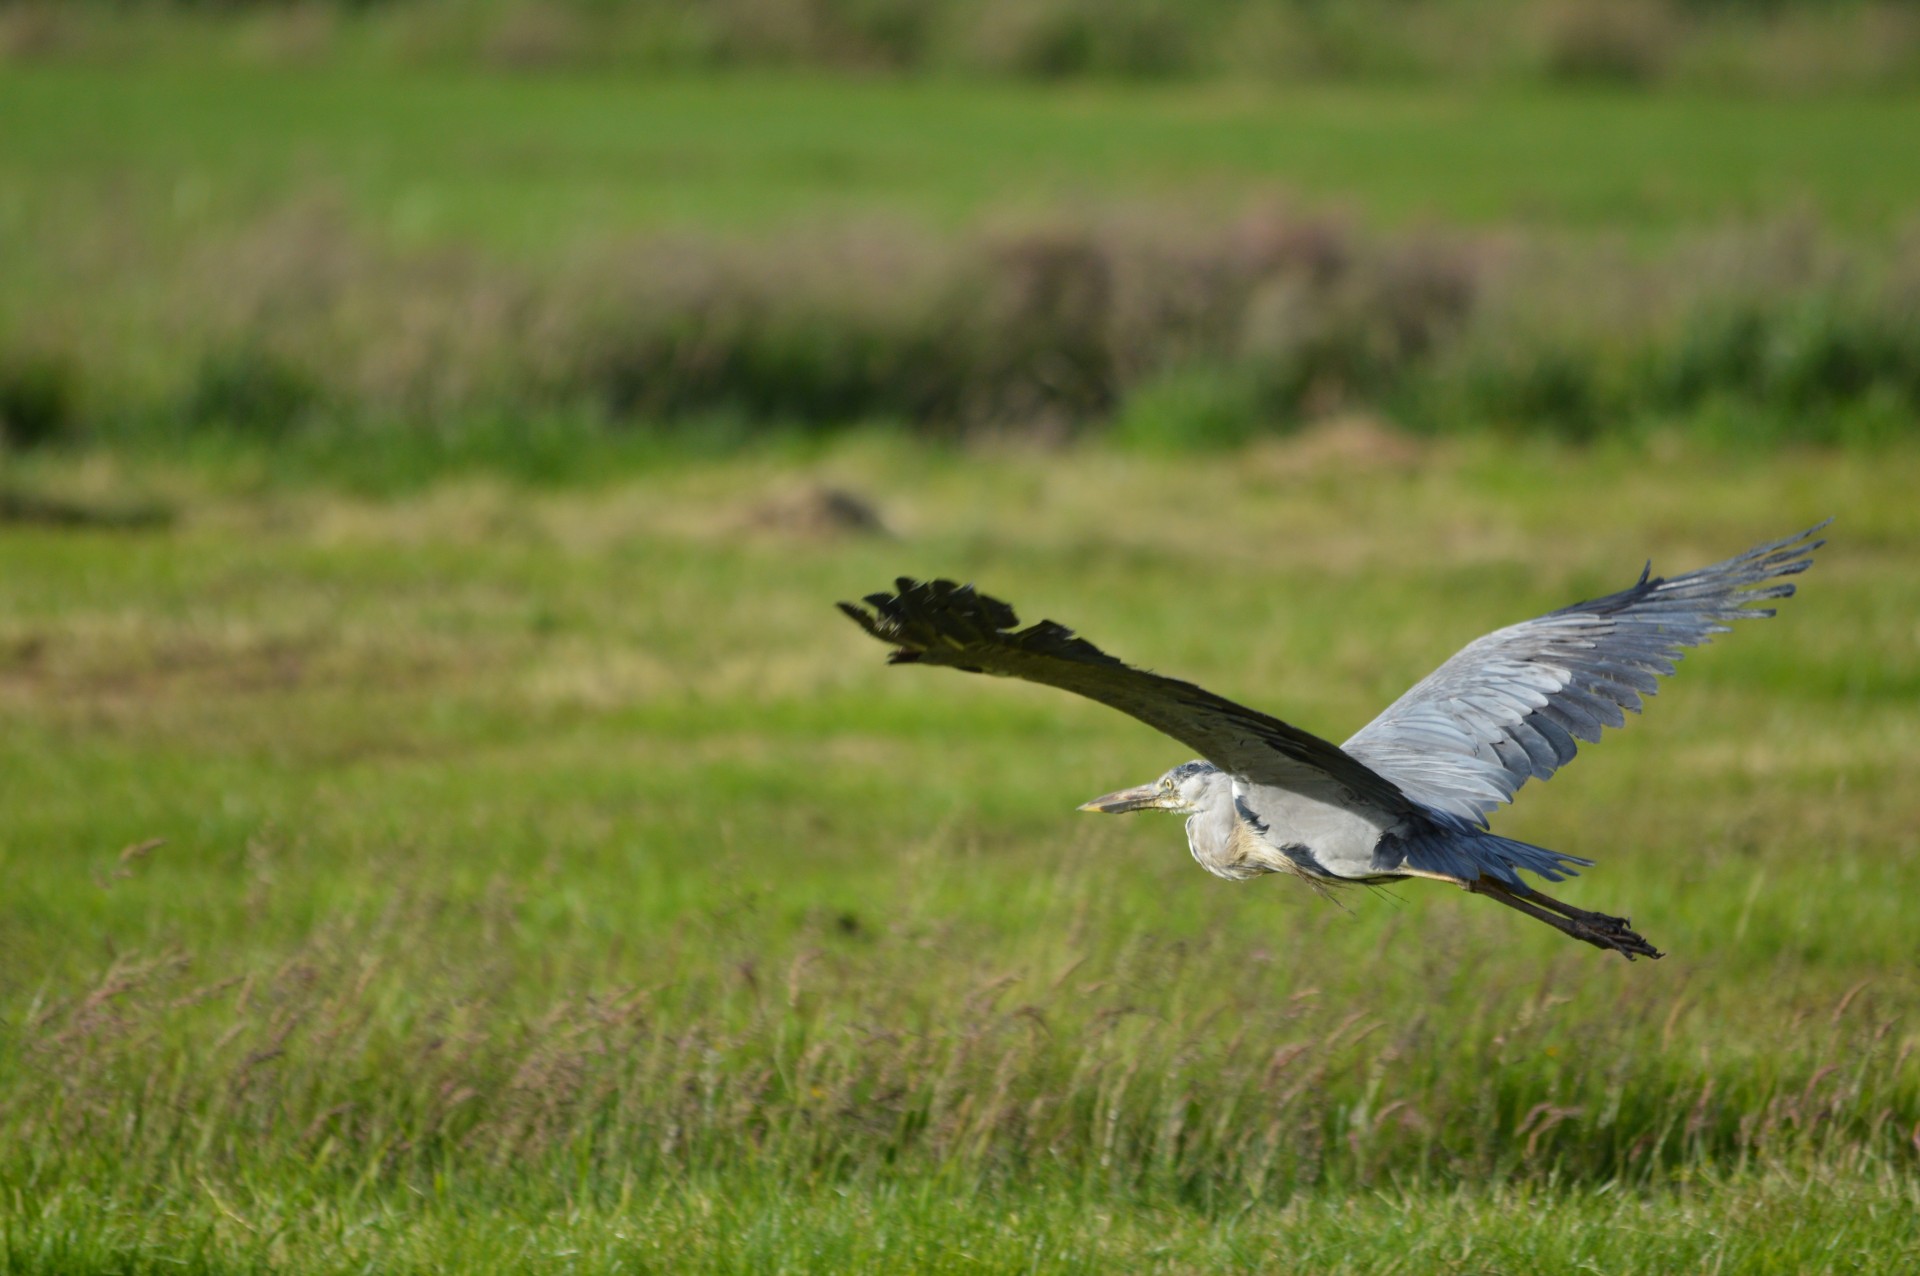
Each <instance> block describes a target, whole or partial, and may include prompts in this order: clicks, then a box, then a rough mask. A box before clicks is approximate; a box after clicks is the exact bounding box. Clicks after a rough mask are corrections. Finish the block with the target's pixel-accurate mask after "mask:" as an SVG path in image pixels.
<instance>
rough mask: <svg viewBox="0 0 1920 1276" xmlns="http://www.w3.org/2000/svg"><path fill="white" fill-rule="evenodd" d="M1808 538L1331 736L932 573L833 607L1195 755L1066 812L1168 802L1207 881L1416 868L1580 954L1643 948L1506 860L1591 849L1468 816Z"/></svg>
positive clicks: (1647, 684) (1796, 557)
mask: <svg viewBox="0 0 1920 1276" xmlns="http://www.w3.org/2000/svg"><path fill="white" fill-rule="evenodd" d="M1813 530H1814V531H1817V530H1818V528H1815V529H1813ZM1811 535H1812V531H1809V532H1806V533H1802V534H1801V535H1800V536H1795V537H1789V538H1787V539H1786V540H1781V541H1775V542H1772V543H1770V544H1766V545H1761V546H1759V547H1757V548H1755V549H1752V550H1749V551H1748V552H1747V553H1745V554H1741V555H1739V556H1737V557H1735V558H1731V559H1728V560H1727V561H1726V562H1724V563H1718V564H1715V565H1714V566H1712V567H1705V568H1701V569H1700V570H1698V571H1694V572H1688V573H1686V574H1685V575H1682V576H1677V577H1674V578H1672V579H1671V580H1664V579H1658V578H1653V577H1651V574H1650V573H1649V572H1642V573H1641V576H1640V579H1639V581H1637V582H1636V583H1635V584H1633V585H1632V586H1630V587H1628V588H1627V589H1624V590H1622V591H1620V592H1619V593H1616V594H1610V595H1608V596H1606V597H1604V598H1598V599H1593V600H1591V601H1588V602H1582V603H1575V604H1573V605H1572V606H1570V607H1564V608H1561V609H1560V610H1559V611H1556V612H1552V613H1549V614H1548V615H1546V616H1542V617H1539V618H1538V619H1535V620H1530V621H1525V622H1523V623H1521V624H1518V625H1512V626H1509V627H1508V628H1506V629H1502V630H1498V631H1496V632H1494V633H1491V634H1488V635H1487V636H1486V637H1484V638H1481V639H1479V640H1477V641H1475V642H1473V643H1469V644H1468V645H1467V646H1466V647H1465V648H1463V649H1462V650H1461V651H1460V652H1459V653H1457V654H1456V655H1455V656H1454V657H1453V658H1452V659H1450V660H1448V661H1446V662H1445V663H1444V664H1442V665H1441V666H1440V668H1438V669H1437V670H1435V671H1434V672H1433V673H1432V674H1431V675H1429V676H1428V677H1427V678H1425V679H1423V680H1422V681H1421V682H1419V683H1418V684H1416V685H1415V686H1414V687H1413V689H1412V690H1410V691H1408V692H1407V693H1406V695H1404V696H1402V697H1401V698H1400V699H1399V700H1397V701H1395V702H1394V703H1393V704H1392V705H1390V706H1389V707H1388V708H1387V709H1386V711H1385V712H1383V713H1382V714H1381V715H1380V716H1379V717H1377V718H1375V719H1374V720H1373V721H1372V722H1370V723H1368V724H1367V726H1365V727H1363V728H1362V729H1361V730H1360V731H1359V732H1358V733H1357V734H1355V735H1354V736H1353V737H1352V738H1351V739H1349V740H1348V741H1347V742H1346V744H1345V745H1342V746H1338V747H1336V746H1334V745H1333V744H1331V743H1329V742H1328V741H1326V740H1322V739H1320V738H1318V737H1316V736H1313V735H1310V734H1308V733H1307V732H1304V731H1301V730H1300V729H1299V728H1297V727H1294V726H1291V725H1289V724H1288V723H1285V722H1282V721H1281V720H1279V719H1278V718H1273V717H1269V716H1267V715H1266V714H1263V713H1260V712H1258V711H1257V710H1253V709H1249V708H1247V707H1245V706H1244V705H1238V704H1235V703H1233V702H1232V701H1230V700H1225V699H1222V698H1221V697H1219V696H1216V695H1213V694H1212V693H1211V692H1208V691H1204V690H1202V689H1201V688H1199V687H1196V686H1194V685H1193V684H1191V683H1186V682H1179V681H1176V680H1174V679H1171V678H1164V677H1161V676H1159V675H1157V674H1152V673H1148V672H1146V671H1145V670H1140V669H1134V668H1131V667H1129V666H1127V665H1124V664H1122V663H1121V662H1120V661H1118V660H1115V659H1114V658H1113V657H1111V656H1109V655H1107V654H1106V653H1105V652H1103V651H1101V650H1099V649H1098V648H1097V647H1094V646H1093V645H1092V644H1091V643H1088V642H1086V641H1085V640H1084V639H1081V638H1076V637H1074V635H1073V633H1072V631H1071V630H1068V629H1066V628H1064V627H1062V626H1060V625H1057V624H1054V623H1053V622H1052V621H1044V620H1043V621H1041V622H1040V623H1039V624H1036V625H1032V626H1029V627H1028V628H1026V629H1021V630H1017V631H1016V630H1015V629H1014V626H1015V625H1016V624H1017V623H1018V621H1017V619H1016V617H1015V616H1014V613H1013V609H1012V608H1010V607H1008V606H1007V605H1006V604H1005V603H1002V602H1000V601H999V600H997V599H994V598H990V597H987V596H986V595H984V594H978V593H975V592H974V591H973V589H971V588H970V587H962V586H958V585H955V584H953V583H952V582H951V581H932V582H928V583H919V582H915V581H911V580H906V579H902V580H901V581H899V582H898V589H899V592H898V593H896V594H873V595H869V596H868V598H867V600H866V601H867V602H868V603H869V604H870V605H871V606H873V607H874V609H875V612H874V613H873V614H869V613H868V612H867V611H865V610H864V609H862V608H858V607H854V606H852V605H850V604H846V603H842V604H841V607H842V608H843V609H844V610H845V611H846V612H847V614H848V615H850V616H852V617H853V618H854V619H855V620H856V621H858V622H859V623H860V625H861V626H862V627H863V628H865V629H866V630H867V631H868V632H869V633H871V634H873V635H874V636H875V637H876V638H880V639H881V640H882V641H885V642H888V643H890V644H893V645H894V646H895V648H896V649H895V651H894V652H893V654H892V656H891V657H890V659H892V660H893V661H895V662H897V663H924V664H944V665H950V666H952V667H954V668H958V669H963V670H967V671H969V672H975V673H996V674H1003V675H1007V676H1011V677H1018V678H1024V679H1027V680H1029V681H1033V682H1042V683H1046V684H1048V685H1050V686H1056V687H1060V688H1062V689H1063V690H1067V691H1072V692H1075V693H1077V694H1080V695H1084V696H1088V697H1090V698H1092V699H1095V700H1099V701H1101V702H1102V703H1105V704H1108V705H1111V706H1112V707H1114V708H1116V709H1119V710H1121V711H1122V712H1125V713H1128V714H1131V715H1132V716H1134V717H1136V718H1139V719H1141V720H1142V721H1144V722H1146V723H1148V724H1149V725H1151V726H1154V727H1157V728H1159V729H1160V730H1161V731H1164V732H1166V733H1167V734H1168V735H1171V736H1173V737H1174V738H1175V739H1178V740H1180V741H1182V742H1184V743H1186V744H1188V745H1190V746H1191V747H1193V748H1195V749H1197V750H1199V751H1200V752H1201V754H1202V755H1203V760H1197V761H1193V762H1187V763H1183V764H1181V765H1180V766H1177V767H1175V768H1173V769H1172V770H1171V771H1168V772H1167V773H1166V774H1165V775H1163V776H1161V777H1160V778H1159V779H1158V780H1157V781H1155V782H1153V783H1151V784H1145V785H1141V786H1139V787H1138V788H1133V789H1123V790H1121V791H1119V792H1116V793H1111V794H1108V795H1107V796H1105V797H1102V798H1096V799H1094V801H1092V802H1089V803H1087V804H1086V805H1085V806H1084V807H1083V808H1082V809H1083V810H1097V811H1107V812H1114V813H1118V812H1123V811H1137V810H1149V809H1152V810H1165V811H1173V812H1177V813H1180V814H1184V815H1185V816H1186V817H1187V844H1188V846H1189V848H1190V849H1191V850H1192V852H1193V858H1194V859H1195V860H1196V861H1198V862H1199V864H1200V866H1201V867H1202V868H1205V869H1206V870H1207V871H1208V872H1210V873H1213V874H1215V875H1216V876H1219V877H1224V878H1229V879H1232V880H1243V879H1246V878H1250V877H1257V876H1260V875H1262V874H1266V873H1293V874H1296V875H1299V876H1301V877H1305V878H1308V879H1310V880H1313V881H1316V882H1323V883H1364V882H1381V881H1394V880H1399V879H1403V878H1410V877H1424V878H1430V879H1434V880H1437V881H1443V882H1450V883H1452V884H1453V885H1456V886H1459V887H1462V888H1463V889H1465V890H1468V891H1471V892H1473V893H1475V894H1481V895H1487V896H1489V897H1491V898H1493V899H1496V900H1498V901H1499V902H1501V903H1503V904H1506V905H1507V906H1508V907H1511V908H1514V909H1517V910H1518V911H1520V912H1523V913H1526V914H1527V915H1528V916H1530V917H1534V918H1537V919H1539V920H1541V921H1544V922H1546V923H1548V924H1549V925H1552V926H1554V927H1555V928H1557V929H1559V930H1561V931H1563V932H1565V933H1567V934H1569V935H1572V936H1573V937H1575V938H1577V939H1581V940H1584V941H1585V942H1587V943H1590V944H1594V945H1595V946H1597V947H1600V948H1608V949H1612V950H1614V951H1616V952H1620V953H1622V954H1624V955H1625V956H1627V957H1629V958H1631V957H1633V956H1634V955H1636V954H1639V955H1643V956H1650V957H1658V956H1659V955H1660V954H1659V953H1658V952H1657V951H1656V950H1655V949H1654V947H1653V946H1652V945H1651V944H1649V943H1648V942H1647V941H1646V940H1645V939H1644V938H1642V937H1641V936H1640V935H1639V934H1637V933H1636V932H1635V931H1634V930H1633V929H1632V928H1631V926H1629V924H1628V923H1627V921H1626V919H1624V918H1619V917H1611V916H1608V915H1606V914H1604V913H1595V912H1589V911H1587V910H1585V909H1580V908H1575V907H1573V906H1571V905H1568V904H1563V903H1561V902H1560V901H1558V900H1556V899H1553V898H1552V897H1551V896H1548V895H1547V894H1545V893H1544V892H1542V891H1541V890H1539V889H1538V888H1537V887H1533V886H1530V885H1528V884H1527V883H1526V882H1524V881H1523V880H1522V879H1521V877H1520V872H1521V871H1522V870H1525V871H1526V872H1529V873H1532V874H1535V875H1536V876H1539V877H1542V878H1545V879H1546V880H1547V881H1550V882H1558V881H1562V880H1564V879H1565V878H1567V877H1570V876H1573V875H1574V874H1575V873H1576V872H1577V871H1578V869H1579V868H1581V867H1587V866H1590V865H1591V864H1592V861H1591V860H1586V859H1581V858H1579V857H1578V856H1574V855H1568V854H1565V853H1562V852H1559V851H1551V850H1547V849H1545V848H1543V847H1538V846H1532V845H1529V844H1527V843H1525V842H1516V841H1514V840H1512V839H1511V838H1505V837H1501V836H1499V835H1498V834H1496V833H1493V832H1492V831H1491V830H1490V829H1489V828H1488V826H1487V815H1488V813H1489V812H1490V811H1491V810H1492V809H1493V808H1495V807H1496V806H1498V805H1499V804H1501V803H1503V802H1508V801H1511V800H1512V798H1513V795H1514V793H1515V792H1516V791H1517V790H1518V789H1519V788H1520V787H1521V786H1522V785H1523V784H1525V783H1526V782H1527V780H1529V779H1536V778H1537V779H1542V780H1544V779H1546V778H1548V777H1549V776H1551V775H1552V774H1553V773H1554V771H1555V770H1557V769H1558V768H1559V767H1561V766H1564V765H1565V764H1566V763H1567V762H1569V761H1571V760H1572V758H1573V756H1574V753H1575V750H1576V748H1577V745H1576V740H1588V741H1592V740H1597V739H1599V738H1600V734H1601V730H1602V728H1603V727H1608V726H1613V727H1618V726H1620V725H1622V724H1623V723H1624V722H1625V711H1626V710H1634V711H1636V712H1637V711H1638V710H1639V709H1640V707H1641V697H1642V696H1644V695H1651V694H1652V693H1653V692H1654V690H1655V689H1656V687H1657V683H1656V678H1657V677H1658V676H1661V675H1666V674H1671V673H1672V672H1673V669H1674V662H1675V661H1676V660H1678V659H1679V658H1680V656H1681V654H1682V650H1683V649H1684V648H1686V647H1691V646H1698V645H1699V644H1701V643H1703V642H1705V641H1707V640H1708V638H1710V637H1711V636H1712V635H1713V634H1715V633H1720V632H1724V631H1725V629H1726V627H1727V626H1726V623H1725V622H1727V621H1730V620H1735V619H1741V618H1746V617H1756V616H1771V615H1772V614H1773V612H1772V611H1771V610H1763V609H1754V608H1752V607H1750V606H1749V604H1751V603H1753V602H1755V601H1758V600H1763V599H1770V598H1784V597H1787V596H1789V595H1790V594H1792V592H1793V586H1792V585H1790V584H1780V583H1769V582H1775V581H1777V579H1778V578H1779V577H1782V576H1789V575H1793V574H1795V573H1798V572H1800V571H1804V570H1805V569H1806V568H1807V567H1808V566H1809V565H1810V563H1811V561H1812V560H1811V558H1810V555H1811V553H1812V552H1813V551H1814V550H1815V549H1818V548H1819V546H1820V544H1821V542H1819V541H1813V540H1809V539H1808V538H1809V537H1810V536H1811Z"/></svg>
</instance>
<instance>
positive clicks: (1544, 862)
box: [1374, 811, 1593, 890]
mask: <svg viewBox="0 0 1920 1276" xmlns="http://www.w3.org/2000/svg"><path fill="white" fill-rule="evenodd" d="M1425 814H1426V817H1427V818H1425V819H1423V820H1421V821H1419V822H1418V824H1417V825H1416V826H1415V827H1413V828H1411V829H1408V830H1406V831H1404V832H1402V833H1400V834H1399V835H1398V836H1396V837H1389V838H1387V839H1385V840H1383V841H1382V842H1381V843H1380V847H1379V849H1378V850H1377V851H1375V853H1374V854H1375V856H1376V861H1375V862H1376V865H1377V864H1379V861H1380V859H1381V858H1389V859H1390V858H1393V857H1394V856H1395V855H1397V856H1398V857H1399V861H1400V862H1399V864H1398V865H1397V867H1399V868H1401V869H1402V870H1406V869H1411V870H1413V871H1414V872H1417V873H1420V874H1422V875H1425V876H1434V877H1447V878H1452V879H1454V880H1456V881H1459V882H1463V883H1464V882H1475V881H1478V880H1479V879H1481V878H1482V877H1491V878H1493V879H1495V880H1496V881H1501V882H1507V883H1509V884H1511V885H1514V886H1518V887H1520V888H1522V889H1523V890H1524V889H1525V887H1526V884H1525V883H1524V882H1522V881H1521V880H1520V870H1521V869H1525V870H1526V871H1527V872H1529V873H1535V874H1538V875H1539V876H1541V877H1544V878H1545V879H1546V880H1547V881H1549V882H1562V881H1565V880H1566V879H1567V878H1569V877H1578V876H1579V875H1580V870H1581V869H1583V868H1591V867H1593V861H1592V860H1589V859H1582V858H1580V857H1579V856H1578V855H1567V854H1564V853H1562V852H1560V851H1550V850H1548V849H1547V848H1546V847H1544V846H1535V845H1533V844H1532V843H1530V842H1516V841H1514V840H1513V839H1512V838H1510V837H1501V836H1500V835H1499V834H1497V833H1489V832H1487V831H1486V830H1484V829H1481V828H1478V827H1476V826H1474V825H1472V824H1469V823H1468V822H1467V821H1465V820H1463V819H1460V818H1459V817H1457V816H1452V815H1448V814H1447V813H1446V812H1444V811H1428V812H1426V813H1425ZM1383 852H1384V853H1385V855H1384V856H1383V855H1382V853H1383Z"/></svg>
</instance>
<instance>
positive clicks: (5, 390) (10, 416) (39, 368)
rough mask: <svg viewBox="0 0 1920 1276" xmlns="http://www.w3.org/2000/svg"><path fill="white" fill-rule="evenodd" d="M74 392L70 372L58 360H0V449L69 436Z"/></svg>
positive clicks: (22, 447) (73, 417)
mask: <svg viewBox="0 0 1920 1276" xmlns="http://www.w3.org/2000/svg"><path fill="white" fill-rule="evenodd" d="M74 391H75V386H74V375H73V369H72V367H71V366H70V365H68V364H66V363H64V362H62V361H60V360H58V359H49V358H42V357H28V358H21V359H16V360H8V359H0V446H4V447H7V448H14V449H18V450H25V449H28V448H35V447H40V446H42V445H44V444H48V443H53V442H56V441H58V440H61V439H64V438H68V437H70V436H71V435H72V433H73V430H74V426H75V424H76V421H77V413H76V411H75V401H76V399H77V397H78V396H77V395H76V394H75V393H74Z"/></svg>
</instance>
